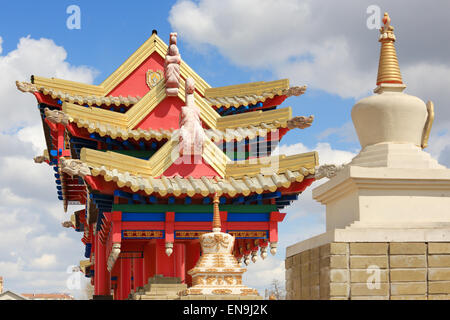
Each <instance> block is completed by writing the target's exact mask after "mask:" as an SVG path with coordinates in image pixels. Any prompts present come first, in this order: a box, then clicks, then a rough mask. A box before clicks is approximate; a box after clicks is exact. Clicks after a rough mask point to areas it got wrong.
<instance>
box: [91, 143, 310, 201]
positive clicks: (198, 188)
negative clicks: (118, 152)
mask: <svg viewBox="0 0 450 320" xmlns="http://www.w3.org/2000/svg"><path fill="white" fill-rule="evenodd" d="M316 163H317V153H316V152H312V153H307V154H303V155H302V154H300V155H295V156H291V157H283V158H282V159H280V161H279V164H280V167H279V168H280V169H278V170H276V169H273V170H272V171H271V173H270V174H262V173H261V172H257V170H250V171H249V170H247V171H248V172H247V173H246V174H244V175H236V176H235V177H233V176H227V177H224V178H207V177H201V178H200V179H198V178H193V177H180V176H176V177H165V176H162V177H160V178H154V177H146V176H142V175H138V174H131V173H130V172H129V171H126V172H122V171H119V170H117V169H110V168H107V166H105V165H101V166H96V167H91V173H92V175H93V176H102V177H103V178H104V180H105V181H114V182H115V183H116V184H117V186H118V187H119V188H122V187H125V186H127V187H129V188H130V189H131V190H132V191H133V192H138V191H144V192H145V193H146V194H147V195H150V194H153V193H156V194H159V195H160V196H166V195H168V194H173V195H175V196H180V195H182V194H185V195H188V196H190V197H192V196H194V195H196V194H201V195H202V196H204V197H206V196H208V195H213V194H215V193H217V194H218V195H219V196H221V195H224V194H228V195H230V196H232V197H234V196H236V195H237V194H242V195H244V196H248V195H249V194H251V193H253V192H256V193H258V194H261V193H263V192H266V191H270V192H274V191H276V190H277V189H278V188H282V187H284V188H289V187H290V186H291V184H292V183H294V182H302V181H303V180H304V179H305V178H313V177H314V173H315V165H316Z"/></svg>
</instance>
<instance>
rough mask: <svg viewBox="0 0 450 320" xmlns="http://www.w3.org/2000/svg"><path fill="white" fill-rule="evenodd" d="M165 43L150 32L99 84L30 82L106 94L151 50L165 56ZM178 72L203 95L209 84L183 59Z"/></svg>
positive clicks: (50, 80)
mask: <svg viewBox="0 0 450 320" xmlns="http://www.w3.org/2000/svg"><path fill="white" fill-rule="evenodd" d="M167 48H168V46H167V44H166V43H165V42H164V41H163V40H162V39H161V38H160V37H159V36H158V35H156V34H152V35H151V36H150V37H149V38H148V39H147V40H146V41H145V42H144V43H143V44H142V45H141V46H140V47H139V48H138V49H137V50H136V51H134V52H133V53H132V54H131V56H129V57H128V58H127V59H126V60H125V62H123V63H122V64H121V65H120V66H119V67H118V68H117V69H116V70H115V71H114V72H113V73H111V74H110V75H109V76H108V77H107V78H106V79H105V80H104V81H103V82H102V83H101V84H100V85H92V84H85V83H81V82H76V81H70V80H63V79H57V78H46V77H40V76H32V83H33V84H35V85H36V86H38V87H39V86H44V87H48V88H52V89H55V90H61V91H62V92H67V93H70V94H73V95H82V96H88V95H94V96H106V95H108V94H109V93H110V92H111V91H112V90H113V89H114V88H115V87H116V86H117V85H118V84H120V83H121V82H122V81H123V80H125V79H126V77H128V76H129V75H130V73H131V72H133V71H134V70H135V69H136V68H137V67H139V65H141V64H142V63H143V62H144V61H145V60H146V59H147V58H148V57H149V56H150V55H151V54H152V53H153V52H155V51H156V52H157V53H158V54H159V55H160V56H161V57H162V58H165V55H166V51H167ZM180 73H181V75H182V76H183V77H184V78H187V77H192V78H193V79H194V80H195V82H196V88H197V90H198V91H199V92H200V94H202V95H204V92H205V90H206V89H207V88H210V87H211V86H210V85H209V84H208V83H207V82H206V81H205V80H204V79H203V78H202V77H200V76H199V75H198V74H197V73H196V72H195V71H194V70H193V69H192V68H191V67H190V66H189V65H188V64H187V63H186V62H184V60H182V61H181V65H180Z"/></svg>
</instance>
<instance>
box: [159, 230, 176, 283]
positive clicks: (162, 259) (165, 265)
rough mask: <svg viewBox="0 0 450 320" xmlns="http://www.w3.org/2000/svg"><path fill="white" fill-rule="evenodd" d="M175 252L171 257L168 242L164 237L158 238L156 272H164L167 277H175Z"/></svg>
mask: <svg viewBox="0 0 450 320" xmlns="http://www.w3.org/2000/svg"><path fill="white" fill-rule="evenodd" d="M173 257H174V254H171V255H170V257H168V256H167V254H166V243H165V241H164V239H157V240H156V270H155V273H156V274H162V275H163V276H165V277H174V276H175V272H174V271H175V270H174V261H173V260H174V259H173Z"/></svg>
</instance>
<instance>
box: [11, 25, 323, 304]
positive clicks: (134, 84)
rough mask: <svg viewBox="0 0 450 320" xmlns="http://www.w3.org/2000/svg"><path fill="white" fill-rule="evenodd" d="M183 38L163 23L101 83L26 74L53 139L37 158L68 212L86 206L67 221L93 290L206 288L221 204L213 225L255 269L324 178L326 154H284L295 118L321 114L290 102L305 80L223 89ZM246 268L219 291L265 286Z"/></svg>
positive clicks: (110, 293)
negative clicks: (302, 197)
mask: <svg viewBox="0 0 450 320" xmlns="http://www.w3.org/2000/svg"><path fill="white" fill-rule="evenodd" d="M177 41H178V38H177V34H176V33H171V34H170V37H169V45H167V44H166V43H165V42H164V41H162V40H161V39H160V37H159V36H158V35H157V32H156V31H154V32H153V34H152V35H151V37H150V38H149V39H148V40H147V41H145V42H144V44H143V45H142V46H140V47H139V48H138V49H137V50H136V51H135V52H134V53H133V54H132V55H131V56H130V57H129V58H128V59H127V60H126V61H125V62H124V63H123V64H122V65H121V66H119V67H118V68H117V69H116V70H115V71H114V72H113V73H112V74H111V75H110V76H109V77H107V78H106V80H104V81H103V82H102V83H101V84H99V85H91V84H84V83H78V82H73V81H70V80H64V79H55V78H45V77H40V76H38V75H32V76H31V81H30V82H19V81H17V82H16V85H17V88H18V89H19V90H20V91H22V92H28V93H32V94H33V95H34V96H35V97H36V99H37V102H38V112H39V114H37V115H36V116H38V115H39V116H40V117H41V119H42V125H43V132H44V136H45V141H46V144H47V149H46V150H44V151H43V153H42V155H38V156H37V157H36V158H35V159H34V160H35V162H36V163H46V164H47V165H49V166H51V167H52V169H53V171H54V172H53V174H54V177H55V183H56V190H55V191H56V195H57V198H58V199H59V200H60V201H61V202H62V205H63V208H64V210H65V211H66V212H67V211H68V210H69V207H70V206H73V205H82V206H83V209H82V210H77V211H75V212H74V213H73V214H72V215H71V216H68V219H67V221H66V222H64V223H63V226H64V227H66V228H73V229H74V230H75V231H76V232H80V233H81V234H82V239H81V241H82V243H83V246H84V257H85V258H84V260H82V261H80V269H81V270H82V271H83V272H84V274H85V276H86V277H88V278H90V279H91V282H92V284H93V285H94V288H95V296H94V298H95V297H113V298H114V299H115V300H124V299H129V298H131V297H132V296H133V293H136V292H139V290H141V289H142V288H144V287H145V286H146V285H148V284H149V283H156V282H158V281H161V282H162V283H171V282H173V283H175V284H179V285H180V284H182V285H183V286H184V287H183V286H179V287H180V288H182V287H183V288H186V289H185V290H184V294H188V293H189V292H191V293H193V292H195V290H191V291H189V290H190V288H191V287H195V285H200V283H201V282H199V281H200V280H199V279H200V277H201V275H202V274H203V273H202V272H203V271H204V270H203V271H202V269H201V268H199V267H196V265H197V263H199V261H200V262H202V261H203V262H204V263H206V264H208V263H209V262H208V261H209V260H208V259H207V258H206V257H207V256H208V254H209V253H208V252H206V251H207V250H206V249H202V248H201V244H200V240H199V239H202V235H204V234H211V230H213V211H214V207H215V208H216V215H215V217H216V224H215V225H214V230H213V234H216V233H217V234H220V235H223V234H226V236H224V237H225V238H226V239H228V240H230V239H233V241H231V240H230V241H229V242H227V243H228V244H230V247H226V248H225V249H226V250H225V249H224V250H222V251H223V254H224V255H225V256H226V259H228V260H226V259H225V260H226V261H228V262H229V263H230V264H231V265H232V269H233V268H234V269H235V270H238V271H239V272H243V271H244V268H242V266H240V264H242V263H245V264H249V263H250V261H253V262H257V259H258V254H259V255H260V256H261V258H262V259H264V258H265V257H266V256H267V253H268V252H269V251H270V252H271V253H272V254H276V249H277V241H278V224H279V223H280V222H282V221H283V219H284V218H285V215H286V213H284V212H283V210H284V209H285V208H286V206H289V205H290V203H291V202H292V201H293V200H296V199H297V197H298V195H299V194H300V193H302V192H303V191H304V190H305V189H306V188H307V187H308V186H310V185H311V183H312V182H313V181H314V179H315V167H316V166H317V165H318V156H317V153H316V152H310V153H304V154H297V155H292V156H284V155H275V154H273V150H274V149H275V148H276V147H277V145H278V143H279V142H280V140H281V139H282V137H283V136H284V135H285V134H286V133H287V132H288V131H289V130H292V129H305V128H307V127H309V126H310V125H311V124H312V122H313V119H314V117H313V116H301V117H300V116H298V117H293V115H292V109H291V107H281V104H282V103H283V102H284V100H286V99H287V98H288V97H291V96H300V95H302V94H303V93H304V92H305V90H306V87H305V86H290V84H289V80H288V79H282V80H276V81H269V82H265V81H261V82H253V83H245V84H234V85H230V86H225V87H216V88H212V87H210V85H208V83H206V81H205V80H203V79H202V78H201V77H200V76H199V75H197V74H196V73H195V72H194V71H193V70H192V69H191V68H190V67H189V66H188V65H187V64H186V62H185V61H184V60H183V59H182V53H180V52H179V49H178V47H177ZM214 199H215V201H214V202H215V203H214V204H213V200H214ZM69 217H70V218H69ZM205 237H206V236H205ZM205 239H206V238H205ZM228 240H227V241H228ZM204 250H205V251H204ZM222 251H220V252H222ZM80 255H81V254H80ZM230 259H231V260H230ZM233 259H234V260H233ZM219 260H220V259H219ZM207 262H208V263H207ZM194 267H195V268H194ZM234 269H233V270H234ZM239 272H238V273H239ZM239 275H240V273H239ZM216 277H218V276H217V275H216ZM149 279H150V280H149ZM152 279H153V280H152ZM155 279H156V280H155ZM158 279H166V280H164V281H166V282H164V281H163V280H158ZM233 279H234V278H233ZM228 280H229V279H228ZM234 280H235V282H233V283H235V284H236V288H235V289H233V290H232V289H230V288H226V290H225V291H223V290H222V291H220V292H221V294H227V293H229V292H232V293H233V294H234V295H236V294H237V295H239V294H242V295H246V294H248V293H249V292H251V293H252V294H257V292H255V291H254V290H253V289H249V288H247V287H245V286H244V285H242V284H240V278H239V279H237V278H236V279H234ZM152 281H153V282H152ZM155 281H156V282H155ZM238 282H239V285H237V283H238ZM230 283H231V282H230ZM216 289H217V288H216ZM240 289H242V291H239V290H240ZM180 290H181V289H180ZM227 290H228V291H227ZM202 293H203V294H206V295H208V294H209V295H214V292H213V290H209V291H208V290H206V291H205V290H203V291H202ZM181 295H182V294H181V293H180V296H181Z"/></svg>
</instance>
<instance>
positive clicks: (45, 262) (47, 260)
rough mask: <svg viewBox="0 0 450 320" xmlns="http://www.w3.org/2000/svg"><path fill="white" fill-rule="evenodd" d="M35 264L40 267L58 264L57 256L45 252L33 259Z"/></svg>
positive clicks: (45, 267) (44, 267)
mask: <svg viewBox="0 0 450 320" xmlns="http://www.w3.org/2000/svg"><path fill="white" fill-rule="evenodd" d="M32 264H33V266H35V267H37V268H40V269H47V268H51V267H54V266H55V265H56V256H55V255H54V254H43V255H42V256H40V257H39V258H36V259H33V261H32Z"/></svg>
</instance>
